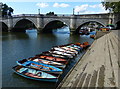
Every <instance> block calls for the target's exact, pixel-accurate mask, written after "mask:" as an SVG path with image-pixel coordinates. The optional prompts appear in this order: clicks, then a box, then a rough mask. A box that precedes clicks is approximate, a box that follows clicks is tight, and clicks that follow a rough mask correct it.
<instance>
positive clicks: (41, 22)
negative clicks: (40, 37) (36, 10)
mask: <svg viewBox="0 0 120 89" xmlns="http://www.w3.org/2000/svg"><path fill="white" fill-rule="evenodd" d="M43 28H44V18H43V16H41V15H39V16H37V29H38V33H41V32H42V30H43Z"/></svg>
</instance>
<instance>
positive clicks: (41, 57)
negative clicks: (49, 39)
mask: <svg viewBox="0 0 120 89" xmlns="http://www.w3.org/2000/svg"><path fill="white" fill-rule="evenodd" d="M89 46H90V45H89V43H88V42H84V43H83V44H81V43H75V44H73V43H71V44H67V45H60V46H54V47H53V48H52V49H51V50H49V51H46V52H42V53H41V54H37V55H35V56H34V57H30V58H27V59H23V60H19V61H16V63H17V66H14V67H13V71H14V72H15V73H17V74H18V75H21V76H23V77H25V78H29V79H33V80H39V81H48V82H57V81H58V78H59V76H60V75H61V74H62V73H63V69H64V68H65V67H66V65H67V64H68V63H69V61H70V60H72V59H73V58H75V57H76V56H77V55H78V54H79V53H80V52H81V51H82V50H83V49H86V48H87V47H89Z"/></svg>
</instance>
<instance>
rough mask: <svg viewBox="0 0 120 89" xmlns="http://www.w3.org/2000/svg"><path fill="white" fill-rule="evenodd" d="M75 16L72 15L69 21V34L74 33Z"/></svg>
mask: <svg viewBox="0 0 120 89" xmlns="http://www.w3.org/2000/svg"><path fill="white" fill-rule="evenodd" d="M76 19H77V18H76V16H75V15H72V16H71V19H70V34H75V33H76Z"/></svg>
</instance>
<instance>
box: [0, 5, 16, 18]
mask: <svg viewBox="0 0 120 89" xmlns="http://www.w3.org/2000/svg"><path fill="white" fill-rule="evenodd" d="M13 11H14V10H13V8H11V7H8V5H7V4H3V3H1V8H0V12H1V13H2V17H8V16H11V15H12V13H13Z"/></svg>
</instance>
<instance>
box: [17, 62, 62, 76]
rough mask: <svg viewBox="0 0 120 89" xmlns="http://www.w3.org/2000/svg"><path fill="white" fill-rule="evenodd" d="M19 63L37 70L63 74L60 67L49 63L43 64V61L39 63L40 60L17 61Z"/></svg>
mask: <svg viewBox="0 0 120 89" xmlns="http://www.w3.org/2000/svg"><path fill="white" fill-rule="evenodd" d="M16 62H17V64H18V65H21V66H25V67H29V68H34V69H37V70H41V71H44V72H48V73H54V74H62V72H63V70H62V69H59V68H57V67H55V66H51V65H47V64H43V63H39V62H35V61H29V60H26V61H22V62H21V61H16Z"/></svg>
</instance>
